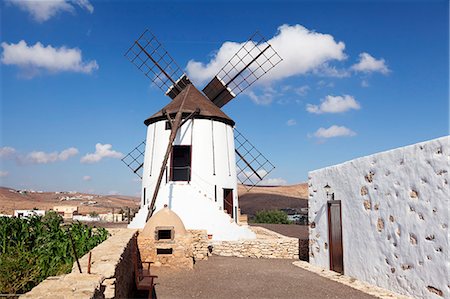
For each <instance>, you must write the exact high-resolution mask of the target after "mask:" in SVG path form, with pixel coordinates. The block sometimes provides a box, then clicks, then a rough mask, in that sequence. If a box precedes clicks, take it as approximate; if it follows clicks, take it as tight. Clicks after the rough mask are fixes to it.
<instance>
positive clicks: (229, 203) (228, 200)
mask: <svg viewBox="0 0 450 299" xmlns="http://www.w3.org/2000/svg"><path fill="white" fill-rule="evenodd" d="M223 210H224V211H227V213H228V214H229V215H230V216H231V218H233V189H223Z"/></svg>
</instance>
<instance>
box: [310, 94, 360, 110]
mask: <svg viewBox="0 0 450 299" xmlns="http://www.w3.org/2000/svg"><path fill="white" fill-rule="evenodd" d="M360 108H361V105H360V104H359V103H358V102H357V101H356V100H355V98H354V97H352V96H350V95H343V96H332V95H328V96H326V97H325V99H322V100H321V103H320V105H312V104H308V105H306V111H308V112H309V113H315V114H322V113H342V112H346V111H348V110H351V109H354V110H358V109H360Z"/></svg>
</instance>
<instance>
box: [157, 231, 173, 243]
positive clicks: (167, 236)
mask: <svg viewBox="0 0 450 299" xmlns="http://www.w3.org/2000/svg"><path fill="white" fill-rule="evenodd" d="M171 239H172V230H171V229H160V230H158V239H157V240H171Z"/></svg>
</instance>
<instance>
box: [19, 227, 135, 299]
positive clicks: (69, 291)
mask: <svg viewBox="0 0 450 299" xmlns="http://www.w3.org/2000/svg"><path fill="white" fill-rule="evenodd" d="M110 232H111V233H112V236H110V237H109V238H108V239H107V240H106V241H104V242H103V243H101V244H99V245H98V246H97V247H95V248H94V249H92V250H91V253H92V259H91V274H87V266H88V254H86V255H85V256H83V257H82V258H81V259H80V265H81V269H82V271H83V273H82V274H80V273H79V271H78V267H77V266H76V264H74V266H73V268H72V272H71V273H69V274H66V275H61V276H55V277H49V278H47V279H46V280H44V281H43V282H41V283H40V284H39V285H37V286H36V287H34V288H33V289H32V290H31V291H30V292H28V293H26V294H24V295H22V296H20V298H33V299H47V298H48V299H53V298H94V299H97V298H129V297H130V296H131V295H132V290H133V285H134V280H133V279H134V277H133V270H132V259H131V252H132V248H131V246H132V244H133V236H134V234H135V233H136V230H133V229H116V230H112V231H110Z"/></svg>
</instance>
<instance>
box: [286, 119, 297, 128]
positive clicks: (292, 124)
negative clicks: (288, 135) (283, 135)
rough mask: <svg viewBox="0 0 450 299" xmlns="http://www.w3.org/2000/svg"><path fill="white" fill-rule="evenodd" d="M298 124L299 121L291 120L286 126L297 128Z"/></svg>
mask: <svg viewBox="0 0 450 299" xmlns="http://www.w3.org/2000/svg"><path fill="white" fill-rule="evenodd" d="M296 124H297V121H296V120H295V119H290V120H288V121H287V122H286V125H288V126H289V127H290V126H295V125H296Z"/></svg>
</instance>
